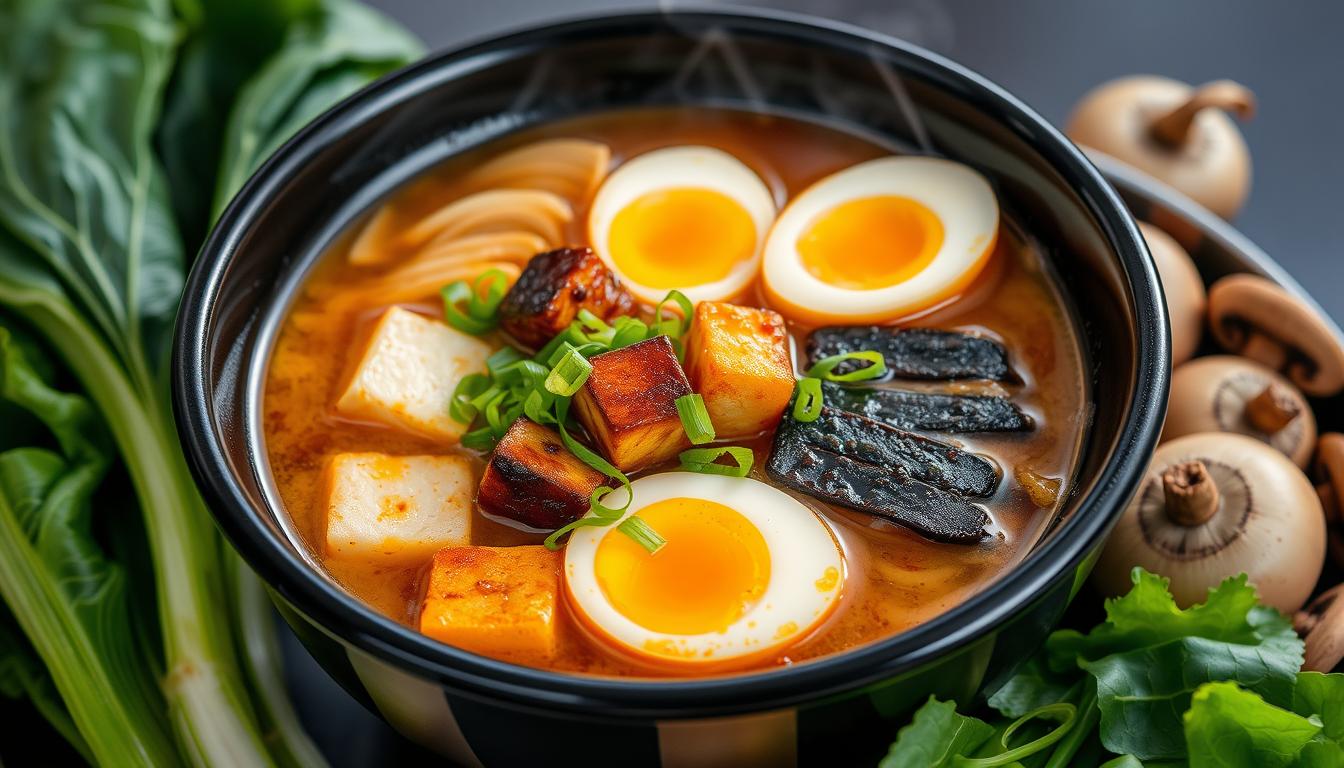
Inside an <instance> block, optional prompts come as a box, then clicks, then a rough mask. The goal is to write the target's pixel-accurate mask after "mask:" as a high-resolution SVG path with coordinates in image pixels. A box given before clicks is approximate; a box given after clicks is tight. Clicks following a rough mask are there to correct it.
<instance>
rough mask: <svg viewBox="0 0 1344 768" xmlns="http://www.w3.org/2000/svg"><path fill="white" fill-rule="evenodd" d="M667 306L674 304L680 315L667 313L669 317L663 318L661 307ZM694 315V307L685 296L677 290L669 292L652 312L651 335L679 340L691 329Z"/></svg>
mask: <svg viewBox="0 0 1344 768" xmlns="http://www.w3.org/2000/svg"><path fill="white" fill-rule="evenodd" d="M668 304H675V305H677V308H678V309H680V310H681V315H680V316H677V315H676V313H672V312H669V313H668V314H669V317H668V318H666V319H664V318H663V307H665V306H667V305H668ZM694 313H695V305H693V304H691V300H690V299H688V298H686V294H684V293H682V292H681V291H678V290H671V291H668V292H667V295H666V296H664V297H663V300H662V301H660V302H658V306H657V307H656V308H654V310H653V331H654V333H653V334H652V335H654V336H657V335H660V334H662V335H667V336H671V337H672V338H674V339H679V338H681V337H682V336H683V335H685V333H686V332H687V331H689V330H690V329H691V317H692V315H693V314H694Z"/></svg>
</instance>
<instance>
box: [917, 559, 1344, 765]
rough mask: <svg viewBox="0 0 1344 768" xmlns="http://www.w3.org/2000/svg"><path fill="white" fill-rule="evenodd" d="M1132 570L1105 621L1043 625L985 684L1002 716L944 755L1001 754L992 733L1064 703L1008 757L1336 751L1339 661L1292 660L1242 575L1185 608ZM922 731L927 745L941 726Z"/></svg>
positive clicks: (1211, 758)
mask: <svg viewBox="0 0 1344 768" xmlns="http://www.w3.org/2000/svg"><path fill="white" fill-rule="evenodd" d="M1133 579H1134V587H1133V589H1131V590H1130V592H1129V593H1128V594H1126V595H1125V596H1123V597H1120V598H1116V599H1113V600H1108V601H1107V602H1106V606H1105V607H1106V619H1105V621H1104V622H1102V623H1101V624H1099V625H1098V626H1096V627H1094V628H1092V629H1091V630H1090V631H1088V632H1079V631H1076V630H1072V629H1063V630H1059V631H1057V632H1055V633H1054V634H1053V635H1051V637H1050V638H1049V640H1048V641H1047V643H1046V648H1045V649H1043V650H1042V652H1041V653H1039V654H1038V655H1036V656H1035V657H1033V658H1032V659H1030V660H1029V661H1027V662H1026V663H1025V664H1024V665H1023V667H1022V669H1021V670H1019V671H1018V673H1017V674H1016V675H1015V676H1014V677H1012V678H1011V679H1010V680H1009V681H1008V682H1007V683H1006V684H1005V685H1004V686H1003V687H1001V688H1000V689H999V690H998V691H996V692H995V693H994V694H993V695H992V696H990V698H989V705H990V706H991V707H993V708H994V709H995V710H997V711H998V714H999V715H1000V716H1001V718H1005V719H1000V720H997V721H994V722H991V723H988V726H989V727H991V728H993V729H994V730H995V732H997V733H999V734H1000V736H999V738H998V739H986V740H985V742H984V743H982V744H981V745H980V747H978V748H977V749H976V750H975V751H974V753H972V752H971V751H969V750H964V751H963V752H962V753H961V754H962V755H963V756H962V757H957V758H955V759H953V761H952V762H950V763H948V764H949V765H987V764H989V763H984V762H976V761H979V760H985V759H990V760H995V759H1007V758H1008V757H1012V756H1013V754H1014V753H1013V751H1012V749H1007V747H1009V744H1008V740H1007V739H1005V738H1004V734H1007V735H1008V736H1011V735H1012V732H1013V726H1014V725H1015V724H1017V723H1019V722H1021V721H1022V720H1023V718H1026V717H1028V716H1029V715H1031V714H1032V713H1033V712H1037V713H1039V712H1042V711H1050V708H1051V707H1056V706H1063V705H1067V706H1068V707H1069V708H1070V710H1072V711H1073V712H1075V713H1076V715H1075V716H1074V717H1073V718H1072V721H1071V724H1070V725H1069V726H1068V727H1067V728H1065V727H1064V726H1063V725H1061V726H1059V727H1056V728H1055V729H1053V730H1052V731H1051V732H1047V733H1045V734H1044V735H1041V736H1037V737H1036V738H1035V739H1033V740H1032V741H1031V742H1029V743H1028V744H1027V745H1023V747H1017V748H1015V749H1024V748H1025V747H1029V746H1031V745H1039V744H1046V748H1045V749H1043V750H1041V751H1038V752H1037V753H1036V754H1035V755H1034V756H1033V757H1032V758H1031V760H1025V759H1024V756H1023V755H1022V754H1021V753H1017V755H1016V757H1015V758H1014V759H1021V760H1023V761H1024V764H1026V765H1031V766H1043V768H1064V767H1065V766H1073V765H1097V764H1099V763H1103V764H1104V765H1105V766H1107V767H1108V768H1144V766H1147V767H1148V768H1158V767H1159V766H1172V767H1173V768H1174V766H1178V765H1179V766H1186V765H1188V766H1191V768H1196V767H1197V766H1257V767H1258V766H1291V767H1292V768H1311V767H1314V766H1326V765H1330V766H1339V765H1344V675H1322V674H1318V673H1312V672H1298V671H1297V670H1298V669H1299V667H1300V666H1301V663H1302V641H1301V640H1299V639H1298V638H1297V636H1296V634H1295V633H1294V632H1293V631H1292V628H1291V627H1290V626H1289V624H1288V622H1287V620H1286V619H1285V618H1284V617H1283V616H1281V615H1280V614H1279V613H1278V612H1276V611H1274V610H1273V609H1270V608H1268V607H1266V606H1264V605H1261V604H1260V603H1259V601H1258V600H1257V599H1256V596H1255V590H1254V589H1252V588H1251V587H1250V586H1249V585H1248V584H1247V581H1246V577H1245V576H1239V577H1236V578H1231V579H1228V580H1226V581H1224V582H1223V583H1222V584H1221V585H1219V586H1218V587H1217V588H1215V589H1212V590H1210V591H1209V597H1208V600H1206V601H1205V602H1204V603H1202V604H1200V605H1196V606H1192V607H1190V608H1188V609H1184V610H1183V609H1181V608H1179V607H1178V606H1177V605H1176V603H1175V601H1174V600H1173V599H1172V597H1171V594H1170V593H1169V592H1168V591H1167V582H1166V580H1165V579H1163V578H1161V577H1158V576H1155V575H1153V574H1150V573H1147V572H1145V571H1142V570H1141V569H1135V572H1134V574H1133ZM926 708H927V705H926ZM939 717H940V718H941V720H942V721H948V720H950V718H949V717H948V716H947V715H946V714H945V713H944V714H941V715H939ZM962 717H964V716H962ZM1006 718H1015V719H1014V720H1011V721H1009V720H1007V719H1006ZM927 720H928V718H926V725H927ZM919 721H920V718H919V716H918V715H917V716H916V722H919ZM956 722H960V721H956ZM977 722H979V721H977ZM1022 727H1026V726H1022ZM908 732H909V729H908V728H907V729H905V730H902V731H901V734H900V736H901V738H898V739H897V744H896V745H893V751H894V750H895V749H896V747H897V746H900V745H901V742H902V740H905V741H906V744H905V748H908V749H914V748H915V745H914V744H913V743H911V739H913V738H914V734H913V732H909V735H907V734H908ZM924 738H926V739H928V740H929V743H930V744H932V745H933V746H934V748H937V747H938V745H940V744H942V743H943V742H944V741H946V734H945V733H944V734H942V735H939V733H932V734H930V735H926V736H925V737H924ZM1047 741H1048V743H1047ZM996 745H997V747H1002V748H1005V749H1001V750H999V751H997V752H996V751H995V749H996ZM1102 748H1104V751H1105V753H1109V756H1108V755H1107V754H1105V753H1103V752H1102V751H1101V749H1102ZM1085 755H1086V757H1084V756H1085ZM909 764H915V763H909ZM995 764H997V763H995Z"/></svg>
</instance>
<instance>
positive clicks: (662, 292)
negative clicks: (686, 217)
mask: <svg viewBox="0 0 1344 768" xmlns="http://www.w3.org/2000/svg"><path fill="white" fill-rule="evenodd" d="M686 188H692V189H708V190H713V191H715V192H718V193H720V194H722V195H725V196H727V197H729V198H732V199H733V200H734V201H736V202H737V204H738V205H740V206H742V209H743V210H744V211H746V212H747V215H748V216H750V217H751V220H752V223H753V224H754V225H755V227H756V245H755V248H754V249H753V252H752V256H751V258H749V259H746V260H744V261H741V262H739V263H738V264H737V266H735V267H734V268H733V270H732V271H731V272H729V273H728V275H727V276H725V277H723V278H722V279H720V280H717V281H715V282H712V283H700V284H698V285H684V286H676V288H677V289H678V290H680V291H681V292H682V293H684V294H686V297H687V298H689V299H690V300H691V301H692V302H701V301H719V300H722V299H728V298H732V297H733V296H735V295H737V294H738V293H741V292H742V290H743V289H744V288H746V286H747V284H748V283H750V282H751V280H752V278H753V277H755V276H756V273H757V271H758V270H759V269H760V265H761V246H762V244H763V243H764V241H765V236H766V233H767V232H768V231H769V230H770V225H771V223H772V222H774V220H775V201H774V197H773V196H772V195H771V194H770V189H769V188H768V187H766V185H765V182H763V181H761V178H760V177H759V176H757V175H756V173H755V171H752V170H751V169H750V168H748V167H747V166H746V165H745V164H743V163H742V161H741V160H738V159H737V158H735V157H733V156H732V155H730V154H728V153H727V152H724V151H723V150H720V149H714V148H713V147H703V146H680V147H667V148H665V149H656V150H653V151H652V152H647V153H645V154H642V155H639V156H638V157H634V158H631V159H630V160H627V161H626V162H624V163H622V164H621V165H620V166H619V167H617V168H616V170H615V171H612V172H611V174H610V175H608V176H607V178H606V180H605V181H603V182H602V186H601V187H599V188H598V190H597V195H596V196H595V197H594V198H593V203H592V205H591V206H590V207H589V213H588V240H589V243H590V244H591V245H592V248H593V250H594V251H596V252H597V254H598V256H600V257H601V258H602V260H603V261H604V262H606V264H607V266H608V267H610V268H611V270H612V271H613V272H615V273H616V275H617V276H618V277H620V279H621V282H623V283H625V286H626V287H627V288H629V289H630V292H631V293H633V294H635V295H636V296H637V297H639V298H640V299H642V300H643V301H645V302H648V303H651V304H652V303H656V302H658V301H661V300H662V299H663V297H664V296H666V295H667V291H668V289H667V288H654V287H651V286H647V285H644V284H642V283H640V282H639V281H637V280H634V279H632V278H631V277H630V275H628V274H625V273H624V272H622V271H621V270H620V269H619V268H617V266H616V263H615V261H614V260H613V259H612V258H611V253H610V248H609V245H608V241H609V239H610V233H611V224H612V221H613V220H614V219H615V218H616V215H617V214H619V213H620V212H621V210H622V209H624V208H625V207H626V206H628V205H630V204H631V203H633V202H634V201H635V200H638V199H639V198H640V197H642V196H644V195H646V194H648V193H650V192H656V191H658V190H663V189H686ZM686 258H687V259H694V258H695V254H689V253H688V254H686Z"/></svg>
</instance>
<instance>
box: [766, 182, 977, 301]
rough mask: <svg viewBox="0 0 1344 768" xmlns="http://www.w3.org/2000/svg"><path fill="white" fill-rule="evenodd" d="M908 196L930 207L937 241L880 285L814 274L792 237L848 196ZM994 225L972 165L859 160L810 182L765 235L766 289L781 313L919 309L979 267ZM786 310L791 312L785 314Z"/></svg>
mask: <svg viewBox="0 0 1344 768" xmlns="http://www.w3.org/2000/svg"><path fill="white" fill-rule="evenodd" d="M879 195H894V196H900V197H907V198H910V199H912V200H915V201H917V202H919V203H920V204H922V205H924V206H925V207H926V208H928V209H929V210H930V211H932V212H933V214H934V216H936V217H937V218H938V220H939V222H940V223H941V224H942V227H943V243H942V247H941V248H939V250H938V253H937V254H936V255H935V256H934V258H933V260H932V261H931V262H930V263H929V264H928V266H926V267H925V268H924V269H922V270H921V271H919V272H918V273H916V274H914V275H912V276H911V277H910V278H909V279H907V280H904V281H902V282H900V283H897V284H895V285H890V286H886V287H884V288H873V289H853V288H841V287H838V286H835V285H831V284H830V283H827V282H825V281H823V280H821V279H820V278H818V277H817V276H815V275H813V274H812V273H811V272H810V271H809V270H808V268H807V267H806V266H805V265H804V263H803V259H802V256H801V255H800V254H799V252H798V241H799V239H800V238H801V237H802V236H803V235H804V234H805V233H806V231H807V230H808V228H809V227H810V226H811V225H812V224H813V222H815V221H817V220H818V218H819V217H821V216H824V215H825V214H826V213H827V212H829V211H831V210H832V209H834V208H835V207H836V206H838V205H840V204H842V203H846V202H849V201H851V200H856V199H862V198H867V197H876V196H879ZM998 229H999V204H998V200H997V198H995V196H994V190H993V189H992V188H991V187H990V185H989V182H988V181H986V180H985V177H984V176H981V175H980V174H979V173H978V172H976V171H975V170H973V169H971V168H969V167H967V166H965V165H962V164H961V163H957V162H954V161H951V160H943V159H940V158H936V157H883V158H878V159H876V160H869V161H868V162H864V163H859V164H858V165H854V166H850V167H849V168H846V169H844V170H843V171H839V172H837V173H834V174H832V175H830V176H827V177H826V178H824V179H822V180H821V181H818V182H817V183H815V184H813V185H812V186H811V187H809V188H807V189H806V190H804V191H803V192H802V193H801V194H799V195H798V196H797V197H795V198H793V200H792V201H790V202H789V204H788V205H787V206H785V208H784V210H783V211H782V212H781V213H780V215H779V218H778V219H777V220H776V221H775V225H774V227H773V229H771V231H770V235H769V237H768V238H767V239H766V243H765V250H764V255H763V260H762V270H763V274H764V278H765V285H766V291H767V293H768V294H769V295H770V296H771V298H772V299H774V300H776V301H777V302H778V303H780V304H781V305H783V306H781V307H780V308H781V310H782V311H785V310H787V309H788V308H789V307H790V306H791V307H798V308H801V309H802V310H803V313H804V314H806V315H809V316H812V317H822V318H824V319H826V320H829V321H834V322H845V321H851V322H874V321H879V320H887V319H893V318H896V317H900V316H902V315H904V314H909V313H911V312H915V311H918V310H920V309H924V308H926V307H928V306H930V305H931V304H934V303H936V302H937V301H939V300H941V299H942V298H945V297H947V295H948V294H949V292H950V291H951V290H952V288H953V286H956V285H957V284H958V282H961V281H965V280H966V279H967V274H968V273H970V272H971V271H972V270H975V271H976V272H978V271H979V267H981V266H983V262H984V260H985V258H986V254H987V251H988V250H989V249H990V248H991V247H992V246H993V244H994V241H995V238H996V237H997V234H998ZM785 314H792V313H791V312H788V311H785Z"/></svg>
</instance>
